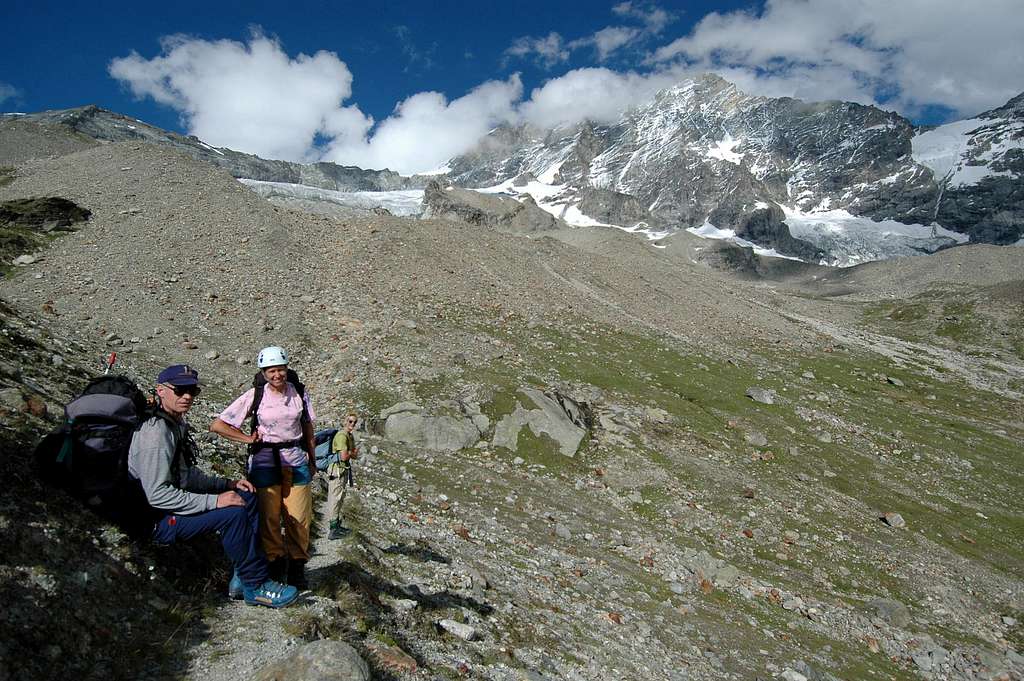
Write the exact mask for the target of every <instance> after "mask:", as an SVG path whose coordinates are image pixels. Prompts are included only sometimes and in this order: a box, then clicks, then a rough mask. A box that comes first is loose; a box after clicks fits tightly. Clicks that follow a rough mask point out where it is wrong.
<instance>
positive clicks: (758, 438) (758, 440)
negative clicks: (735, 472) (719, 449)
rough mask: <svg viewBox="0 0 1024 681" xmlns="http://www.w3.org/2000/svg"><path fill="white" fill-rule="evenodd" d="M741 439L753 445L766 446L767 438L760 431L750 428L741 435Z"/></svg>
mask: <svg viewBox="0 0 1024 681" xmlns="http://www.w3.org/2000/svg"><path fill="white" fill-rule="evenodd" d="M743 439H744V440H746V441H747V442H748V443H749V444H752V445H754V446H755V447H767V446H768V438H767V437H766V436H765V434H764V433H762V432H760V431H756V430H752V431H750V432H749V433H745V434H744V435H743Z"/></svg>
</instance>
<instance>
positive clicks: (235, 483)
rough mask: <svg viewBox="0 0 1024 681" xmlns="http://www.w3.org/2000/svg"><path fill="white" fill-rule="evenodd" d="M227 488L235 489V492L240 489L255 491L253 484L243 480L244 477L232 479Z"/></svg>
mask: <svg viewBox="0 0 1024 681" xmlns="http://www.w3.org/2000/svg"><path fill="white" fill-rule="evenodd" d="M228 489H232V490H235V491H236V492H237V491H238V490H242V491H243V492H253V493H255V492H256V488H255V487H254V486H253V484H252V483H251V482H249V481H248V480H245V479H244V478H243V479H241V480H232V481H231V482H230V483H229V484H228Z"/></svg>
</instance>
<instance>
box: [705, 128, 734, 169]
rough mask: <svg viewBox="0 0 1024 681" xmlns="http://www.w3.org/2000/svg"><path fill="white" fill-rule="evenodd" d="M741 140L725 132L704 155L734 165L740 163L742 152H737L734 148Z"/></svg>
mask: <svg viewBox="0 0 1024 681" xmlns="http://www.w3.org/2000/svg"><path fill="white" fill-rule="evenodd" d="M741 142H742V140H734V139H733V138H732V135H730V134H728V133H726V135H725V138H724V139H721V140H719V141H717V142H715V144H714V145H713V146H712V147H711V148H710V149H708V151H707V154H706V156H707V157H708V158H717V159H719V160H721V161H727V162H728V163H733V164H735V165H740V163H741V162H742V161H743V154H737V153H736V152H735V151H733V149H735V148H736V147H737V146H739V144H740V143H741Z"/></svg>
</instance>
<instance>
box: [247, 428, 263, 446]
mask: <svg viewBox="0 0 1024 681" xmlns="http://www.w3.org/2000/svg"><path fill="white" fill-rule="evenodd" d="M262 441H263V434H262V433H261V432H260V431H258V430H257V431H256V432H255V433H253V434H252V435H250V436H249V441H248V442H247V443H246V444H250V445H254V444H256V443H257V442H262Z"/></svg>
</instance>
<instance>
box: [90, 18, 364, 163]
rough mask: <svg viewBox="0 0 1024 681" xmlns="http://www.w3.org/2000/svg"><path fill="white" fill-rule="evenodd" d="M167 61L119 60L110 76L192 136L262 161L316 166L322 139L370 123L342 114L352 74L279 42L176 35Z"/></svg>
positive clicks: (167, 46) (351, 112) (324, 57)
mask: <svg viewBox="0 0 1024 681" xmlns="http://www.w3.org/2000/svg"><path fill="white" fill-rule="evenodd" d="M162 47H163V54H161V55H160V56H158V57H154V58H153V59H144V58H143V57H141V56H140V55H139V54H137V53H135V52H132V54H130V55H129V56H127V57H122V58H118V59H114V60H113V61H111V63H110V65H109V72H110V75H111V76H113V77H114V78H116V79H118V80H121V81H123V82H124V83H126V84H127V85H128V87H129V88H131V91H132V92H133V93H134V94H135V95H136V96H138V97H145V96H149V97H152V98H153V99H155V100H156V101H158V102H161V103H163V104H167V105H168V106H171V107H173V108H175V109H177V110H178V111H180V112H181V113H182V117H183V122H184V124H185V126H186V127H187V128H188V131H189V132H190V133H191V134H194V135H196V136H197V137H199V138H201V139H203V140H205V141H207V142H210V143H212V144H216V145H218V146H225V147H230V148H232V149H238V150H240V151H247V152H251V153H254V154H258V155H259V156H262V157H264V158H277V159H287V160H312V159H313V158H315V156H316V150H315V148H314V146H313V143H314V140H315V138H316V135H317V134H325V133H326V134H330V135H333V136H337V135H341V136H345V135H348V136H357V137H358V136H360V135H361V134H362V133H363V132H365V130H366V129H367V128H368V127H369V125H370V124H372V121H371V120H369V119H368V118H367V117H365V116H364V115H363V114H362V113H360V112H359V111H358V110H357V109H354V108H351V107H343V106H342V101H343V100H345V99H346V98H348V97H349V95H351V94H352V74H351V72H349V70H348V67H347V66H346V65H345V63H344V62H342V61H341V60H340V59H339V58H338V56H337V55H336V54H334V53H333V52H326V51H320V52H317V53H316V54H315V55H313V56H308V55H305V54H300V55H298V56H297V57H295V58H294V59H292V58H290V57H289V56H288V55H287V54H286V53H285V52H284V50H283V49H282V48H281V45H280V44H279V43H278V42H277V41H276V40H274V39H272V38H268V37H266V36H263V35H261V34H256V35H254V36H253V37H252V39H251V40H250V41H249V42H248V44H243V43H240V42H236V41H232V40H217V41H207V40H200V39H196V38H189V37H185V36H171V37H168V38H165V39H164V40H163V41H162Z"/></svg>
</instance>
